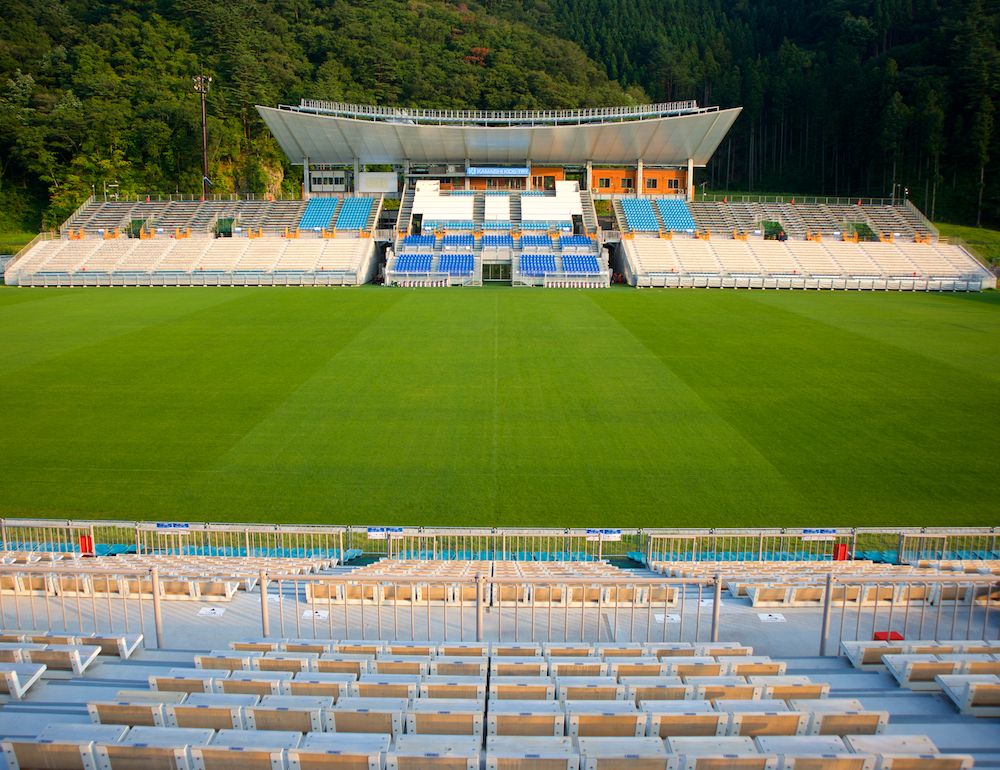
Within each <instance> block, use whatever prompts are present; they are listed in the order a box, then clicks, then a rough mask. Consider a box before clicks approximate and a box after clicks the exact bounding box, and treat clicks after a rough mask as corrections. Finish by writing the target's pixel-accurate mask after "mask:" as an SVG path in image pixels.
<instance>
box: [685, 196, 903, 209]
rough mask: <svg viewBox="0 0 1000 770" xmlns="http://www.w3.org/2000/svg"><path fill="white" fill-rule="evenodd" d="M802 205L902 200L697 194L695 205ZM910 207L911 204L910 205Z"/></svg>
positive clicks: (898, 203) (889, 203)
mask: <svg viewBox="0 0 1000 770" xmlns="http://www.w3.org/2000/svg"><path fill="white" fill-rule="evenodd" d="M701 201H705V202H709V203H723V202H726V203H789V204H790V203H791V202H792V201H795V203H804V204H820V205H826V206H856V205H858V204H859V202H860V204H861V205H862V206H902V205H903V203H904V199H903V198H866V197H864V196H854V197H849V196H848V197H845V196H833V195H776V194H774V193H698V194H697V195H696V196H695V201H694V202H695V203H699V202H701ZM911 205H912V204H911Z"/></svg>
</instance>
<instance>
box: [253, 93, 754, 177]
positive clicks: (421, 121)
mask: <svg viewBox="0 0 1000 770" xmlns="http://www.w3.org/2000/svg"><path fill="white" fill-rule="evenodd" d="M741 109H742V108H740V107H735V108H732V109H727V110H720V109H719V108H718V107H699V106H698V104H697V103H696V102H670V103H666V104H648V105H642V106H637V107H601V108H594V109H583V110H548V111H537V112H524V111H518V112H475V111H465V110H420V109H411V108H396V107H375V106H362V105H353V104H340V103H334V102H320V101H312V100H303V101H302V103H301V104H300V105H299V106H297V107H295V106H288V105H279V106H278V107H262V106H258V107H257V110H258V111H259V112H260V114H261V117H262V118H263V119H264V122H265V123H266V124H267V127H268V128H269V129H270V130H271V133H273V134H274V136H275V138H276V139H277V140H278V143H279V144H280V145H281V148H282V150H284V152H285V154H286V155H288V157H289V159H290V160H291V161H292V162H293V163H302V162H303V161H304V160H305V159H306V158H308V160H309V162H310V163H311V164H317V163H321V164H331V165H351V164H353V163H355V162H359V163H362V164H366V163H404V162H407V161H408V162H410V163H418V164H420V163H460V164H464V163H466V162H467V161H468V162H470V163H472V164H473V165H476V164H490V165H501V164H505V163H506V164H524V163H525V161H530V162H531V163H532V164H534V165H538V166H541V165H547V164H551V165H568V164H583V163H586V162H587V161H590V162H591V163H594V164H635V163H636V162H637V161H638V160H640V159H641V160H642V161H643V163H644V164H649V165H656V166H660V165H662V166H684V165H686V164H687V163H688V160H689V159H690V160H691V161H692V162H693V163H694V165H695V166H704V165H705V164H706V163H707V162H708V160H709V158H711V157H712V154H713V153H714V152H715V150H716V148H717V147H718V146H719V144H720V143H721V142H722V140H723V138H724V137H725V135H726V133H727V132H728V131H729V129H730V127H731V126H732V124H733V121H735V120H736V118H737V116H738V115H739V114H740V110H741Z"/></svg>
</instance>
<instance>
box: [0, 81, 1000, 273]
mask: <svg viewBox="0 0 1000 770" xmlns="http://www.w3.org/2000/svg"><path fill="white" fill-rule="evenodd" d="M258 110H259V112H260V114H261V116H262V117H263V119H264V121H265V123H266V124H267V125H268V127H269V128H270V129H271V131H272V132H273V133H274V135H275V137H276V138H277V140H278V142H279V143H280V145H281V147H282V149H283V150H284V152H285V153H286V155H287V156H288V158H289V159H290V160H291V161H292V163H293V164H298V165H301V166H302V200H289V201H280V200H205V201H201V200H165V201H161V200H156V199H151V198H145V199H137V200H135V201H133V202H122V201H108V200H104V201H98V200H95V199H92V200H89V201H87V202H86V203H85V204H84V205H83V206H82V207H81V208H80V210H78V211H77V212H76V213H75V214H74V215H73V216H72V217H70V219H69V220H67V222H66V223H65V224H64V225H63V227H62V228H61V229H60V232H59V234H58V237H55V238H48V237H41V238H40V239H38V240H37V241H36V242H34V243H33V244H31V245H30V246H29V247H28V248H26V249H25V250H24V251H23V252H22V253H21V255H19V258H17V259H16V260H15V261H14V262H12V263H11V264H10V265H9V266H8V268H7V271H6V274H5V278H6V281H7V283H8V284H13V285H19V286H105V285H112V286H133V285H254V286H260V285H302V284H306V285H354V284H360V283H366V282H369V281H372V280H373V279H376V278H377V279H379V280H383V281H385V282H387V283H390V284H398V285H403V286H454V285H480V284H482V283H484V282H491V281H502V282H510V283H512V284H513V285H515V286H549V287H574V288H600V287H606V286H608V285H610V283H611V281H612V278H613V277H614V276H616V275H618V276H621V280H624V281H625V282H627V283H629V284H631V285H633V286H641V287H644V286H682V287H692V286H702V287H732V288H814V289H817V288H827V289H886V290H923V291H926V290H955V291H977V290H979V289H982V288H987V287H991V286H995V283H996V279H995V277H994V276H993V274H992V273H991V272H989V271H988V270H987V269H986V268H985V267H984V266H983V265H982V264H980V263H979V261H978V260H977V259H976V258H975V257H974V256H973V255H972V254H970V253H969V252H967V251H966V250H965V249H964V248H962V247H961V246H958V245H954V244H949V243H946V242H944V241H943V240H942V239H941V238H940V237H939V236H938V233H937V231H936V230H935V229H934V227H933V225H931V224H930V222H928V221H927V220H926V218H925V217H924V216H923V215H922V214H921V213H920V212H919V211H918V210H917V209H916V208H915V207H914V206H913V205H912V204H911V203H909V202H908V201H903V202H900V201H895V200H878V201H861V200H857V201H851V200H845V199H801V198H800V199H799V200H798V201H796V200H795V199H794V198H780V199H774V200H771V201H759V200H755V201H750V200H747V201H737V200H733V201H729V200H728V199H723V200H721V201H719V200H717V201H709V200H698V201H696V200H695V196H694V173H695V168H697V167H703V166H704V165H705V164H706V163H707V162H708V160H709V159H710V158H711V156H712V155H713V153H714V152H715V150H716V149H717V147H718V145H719V143H720V142H721V141H722V139H723V138H724V137H725V135H726V132H727V131H728V130H729V128H730V127H731V125H732V123H733V121H734V120H735V119H736V117H737V115H738V114H739V109H729V110H720V109H718V108H715V107H700V106H698V105H697V103H695V102H676V103H668V104H654V105H644V106H639V107H621V108H603V109H591V110H559V111H542V112H472V111H435V110H417V109H395V108H383V107H366V106H360V105H350V104H339V103H328V102H316V101H310V100H303V101H302V103H301V104H299V105H298V106H284V105H282V106H279V107H276V108H272V107H259V108H258ZM386 165H389V166H391V167H392V169H393V170H392V171H391V172H386V171H369V170H368V168H369V167H374V166H378V167H379V168H383V167H384V166H386ZM386 199H392V200H393V201H395V200H397V199H398V201H399V206H398V211H397V213H396V214H395V217H394V218H393V217H392V214H391V213H390V212H386V216H383V203H384V201H385V200H386ZM601 199H607V200H610V201H611V202H612V210H613V217H611V219H610V220H607V219H605V220H604V222H603V224H602V221H601V219H600V218H599V217H598V214H597V208H596V206H595V200H601ZM380 220H381V227H380ZM219 236H222V237H219Z"/></svg>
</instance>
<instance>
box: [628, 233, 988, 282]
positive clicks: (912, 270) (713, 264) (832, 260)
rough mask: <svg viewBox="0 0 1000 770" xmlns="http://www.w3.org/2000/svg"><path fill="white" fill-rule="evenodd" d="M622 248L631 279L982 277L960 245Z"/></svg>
mask: <svg viewBox="0 0 1000 770" xmlns="http://www.w3.org/2000/svg"><path fill="white" fill-rule="evenodd" d="M624 246H625V253H626V256H627V258H628V259H629V261H630V263H631V265H632V270H633V273H634V274H636V275H656V274H666V275H670V276H681V275H699V276H713V275H714V276H730V275H739V276H775V277H782V278H793V277H794V278H807V277H813V278H876V279H885V278H894V279H914V278H916V279H960V278H964V277H968V276H983V275H984V274H985V271H984V269H983V268H982V267H981V266H980V265H979V263H978V262H976V260H975V259H973V258H972V257H971V256H969V255H968V254H967V253H966V252H965V251H963V250H962V249H961V248H960V247H958V246H955V245H950V244H944V243H936V244H918V243H910V244H907V243H863V244H855V243H845V242H840V241H829V242H810V241H784V242H782V241H769V240H763V239H760V238H751V239H749V240H746V241H737V240H732V239H719V238H713V239H711V240H702V239H696V238H686V237H674V238H671V239H665V238H642V237H637V238H634V239H631V240H626V241H624Z"/></svg>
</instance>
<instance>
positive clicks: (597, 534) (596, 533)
mask: <svg viewBox="0 0 1000 770" xmlns="http://www.w3.org/2000/svg"><path fill="white" fill-rule="evenodd" d="M621 539H622V531H621V530H620V529H588V530H587V540H592V541H597V540H600V541H602V542H605V543H607V542H610V541H612V540H621Z"/></svg>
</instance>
